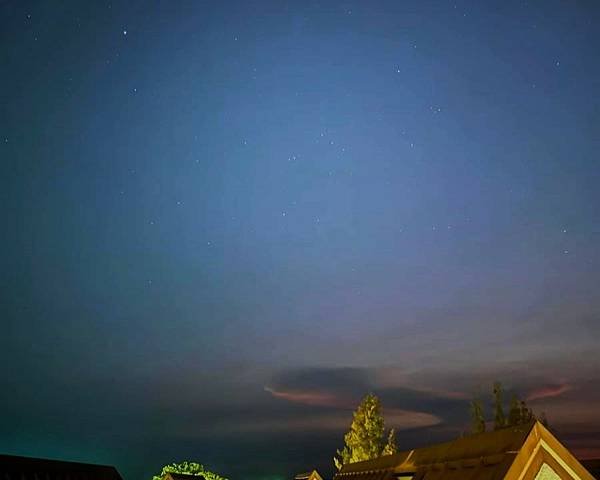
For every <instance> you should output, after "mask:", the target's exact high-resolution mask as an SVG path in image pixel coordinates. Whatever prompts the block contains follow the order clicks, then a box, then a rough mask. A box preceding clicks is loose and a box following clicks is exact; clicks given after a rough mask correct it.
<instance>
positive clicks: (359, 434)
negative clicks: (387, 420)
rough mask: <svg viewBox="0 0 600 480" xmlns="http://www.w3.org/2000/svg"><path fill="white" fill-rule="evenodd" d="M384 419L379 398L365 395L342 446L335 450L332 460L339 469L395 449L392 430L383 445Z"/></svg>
mask: <svg viewBox="0 0 600 480" xmlns="http://www.w3.org/2000/svg"><path fill="white" fill-rule="evenodd" d="M383 433H384V421H383V415H382V414H381V406H380V403H379V398H377V397H376V396H375V395H373V394H369V395H367V396H366V397H365V398H364V399H363V400H362V402H361V403H360V405H359V406H358V408H357V409H356V411H355V412H354V415H353V419H352V424H351V425H350V431H349V432H348V433H346V435H345V436H344V443H345V445H344V448H343V449H342V450H337V457H334V459H333V461H334V463H335V466H336V468H337V469H338V470H339V469H341V468H342V465H344V464H346V463H354V462H361V461H363V460H370V459H372V458H377V457H380V456H381V455H387V454H388V453H387V452H390V453H391V452H392V451H396V450H397V447H396V442H395V438H394V432H393V431H391V432H390V434H389V435H388V442H387V444H386V445H385V446H384V445H383Z"/></svg>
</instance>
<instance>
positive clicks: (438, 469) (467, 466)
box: [335, 422, 593, 480]
mask: <svg viewBox="0 0 600 480" xmlns="http://www.w3.org/2000/svg"><path fill="white" fill-rule="evenodd" d="M542 447H543V448H542ZM546 447H547V448H546ZM550 450H551V451H552V452H553V453H548V452H550ZM544 452H546V453H544ZM534 457H535V459H536V460H535V462H533V463H532V459H533V458H534ZM555 457H556V458H561V459H563V460H561V461H557V460H556V459H555V460H552V458H555ZM542 461H543V462H545V463H548V464H549V465H550V466H551V467H553V468H554V469H555V470H557V469H560V468H563V467H564V465H563V466H561V465H558V464H560V462H562V463H564V464H566V465H567V469H570V473H574V474H575V475H576V477H577V478H579V480H593V477H592V476H591V475H590V474H589V473H588V472H587V471H586V470H585V469H584V468H583V467H582V466H581V464H580V463H579V462H578V461H577V460H576V459H575V458H574V457H573V456H572V455H571V454H570V453H569V452H568V451H567V449H566V448H564V447H563V446H562V445H561V444H560V443H559V442H558V440H556V439H555V438H554V436H553V435H552V434H551V433H550V432H548V430H546V429H545V428H544V427H543V426H542V425H541V424H540V423H539V422H532V423H528V424H526V425H520V426H516V427H508V428H503V429H501V430H496V431H493V432H486V433H480V434H476V435H470V436H468V437H463V438H458V439H456V440H453V441H451V442H446V443H440V444H437V445H432V446H429V447H424V448H418V449H415V450H408V451H405V452H399V453H397V454H395V455H388V456H384V457H380V458H377V459H374V460H367V461H365V462H357V463H350V464H346V465H344V466H343V467H342V470H341V471H340V472H338V473H337V474H336V476H335V480H395V479H398V478H400V479H401V478H402V477H404V478H410V477H412V479H413V480H442V479H443V480H479V479H485V480H501V479H505V478H506V479H511V480H512V479H514V480H530V479H533V478H534V476H535V475H533V476H531V475H529V476H526V475H525V473H523V472H530V471H533V470H532V468H533V467H536V466H537V467H538V470H539V466H540V465H541V463H542ZM536 462H537V463H536ZM538 463H539V465H538ZM563 470H564V468H563ZM535 472H537V470H535Z"/></svg>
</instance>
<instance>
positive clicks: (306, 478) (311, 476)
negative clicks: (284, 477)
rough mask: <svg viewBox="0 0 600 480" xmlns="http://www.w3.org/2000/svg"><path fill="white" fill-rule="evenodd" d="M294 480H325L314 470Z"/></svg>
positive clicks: (300, 474) (297, 476) (299, 475)
mask: <svg viewBox="0 0 600 480" xmlns="http://www.w3.org/2000/svg"><path fill="white" fill-rule="evenodd" d="M294 480H323V479H322V478H321V475H319V472H317V471H316V470H313V471H311V472H304V473H299V474H298V475H296V476H295V477H294Z"/></svg>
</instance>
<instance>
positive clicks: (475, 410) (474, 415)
mask: <svg viewBox="0 0 600 480" xmlns="http://www.w3.org/2000/svg"><path fill="white" fill-rule="evenodd" d="M471 430H472V432H473V433H483V432H485V419H484V418H483V405H482V404H481V400H479V399H478V398H476V399H474V400H471Z"/></svg>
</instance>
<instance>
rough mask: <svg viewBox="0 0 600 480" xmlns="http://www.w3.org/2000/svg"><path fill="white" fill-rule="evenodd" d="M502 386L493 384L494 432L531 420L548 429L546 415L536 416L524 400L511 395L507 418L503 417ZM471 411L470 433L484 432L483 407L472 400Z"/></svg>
mask: <svg viewBox="0 0 600 480" xmlns="http://www.w3.org/2000/svg"><path fill="white" fill-rule="evenodd" d="M502 393H503V389H502V384H501V383H500V382H496V383H494V389H493V394H494V430H498V429H499V428H503V427H514V426H517V425H524V424H527V423H529V422H531V421H533V420H538V421H539V422H540V423H541V424H542V425H544V426H545V427H546V428H548V419H547V418H546V414H545V413H542V414H541V415H539V416H536V415H535V414H534V413H533V410H531V408H529V407H528V406H527V404H526V403H525V401H524V400H519V398H518V397H517V396H516V395H514V394H513V396H512V398H511V400H510V406H509V410H508V418H507V417H505V416H504V408H503V403H502ZM470 410H471V431H472V433H481V432H485V415H484V413H483V406H482V403H481V401H480V400H479V399H473V400H472V401H471V404H470Z"/></svg>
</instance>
